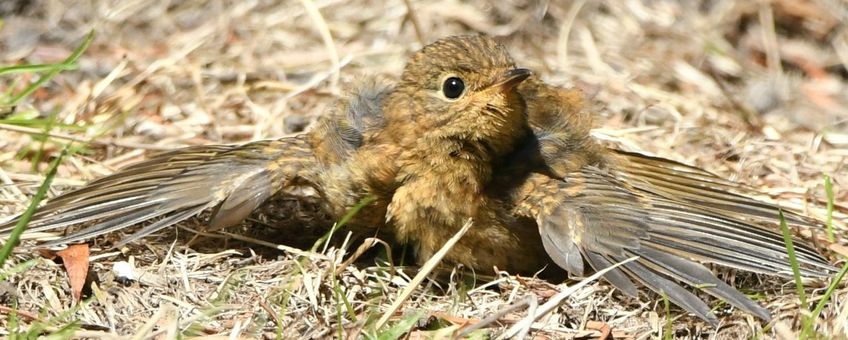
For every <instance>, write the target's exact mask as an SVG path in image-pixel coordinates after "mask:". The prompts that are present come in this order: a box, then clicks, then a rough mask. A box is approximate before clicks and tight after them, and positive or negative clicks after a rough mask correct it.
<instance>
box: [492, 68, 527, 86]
mask: <svg viewBox="0 0 848 340" xmlns="http://www.w3.org/2000/svg"><path fill="white" fill-rule="evenodd" d="M530 74H531V72H530V70H528V69H526V68H514V69H511V70H509V71H506V72H504V73H503V74H501V76H500V77H498V79H497V80H496V81H495V83H494V84H492V87H493V88H500V89H501V90H502V91H507V90H510V89H512V88H514V87H516V86H518V84H520V83H521V82H522V81H524V79H527V77H529V76H530Z"/></svg>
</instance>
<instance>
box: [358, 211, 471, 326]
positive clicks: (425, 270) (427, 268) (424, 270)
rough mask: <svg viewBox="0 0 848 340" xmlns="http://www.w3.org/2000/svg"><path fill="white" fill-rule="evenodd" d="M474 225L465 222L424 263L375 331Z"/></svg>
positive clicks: (382, 317)
mask: <svg viewBox="0 0 848 340" xmlns="http://www.w3.org/2000/svg"><path fill="white" fill-rule="evenodd" d="M472 224H473V223H472V222H471V220H470V219H469V220H468V222H465V225H463V226H462V228H460V229H459V231H457V232H456V234H454V235H453V237H451V238H450V239H449V240H448V241H447V242H445V245H444V246H442V249H439V251H437V252H436V253H435V254H433V257H431V258H430V259H429V260H427V262H425V263H424V265H423V266H421V269H420V270H419V271H418V274H416V275H415V277H413V278H412V281H410V282H409V285H407V286H406V288H404V289H403V291H402V292H401V293H400V295H398V297H397V299H396V300H395V302H393V303H392V305H391V306H390V307H389V309H388V310H386V312H385V313H384V314H383V316H381V317H380V320H377V323H376V324H374V325H375V326H374V329H380V328H382V327H383V326H384V325H385V324H386V322H388V321H389V318H391V317H392V315H394V314H395V312H396V311H397V310H398V309H399V308H400V305H402V304H403V303H404V301H406V300H407V299H408V298H409V296H410V295H412V292H413V291H415V288H416V287H418V285H419V284H421V282H422V281H424V279H425V278H426V277H427V275H430V272H432V271H433V269H434V268H436V265H438V264H439V262H441V261H442V258H444V257H445V255H447V254H448V251H450V250H451V248H453V246H454V245H455V244H456V243H457V242H459V239H460V238H462V235H465V233H466V232H467V231H468V229H471V225H472Z"/></svg>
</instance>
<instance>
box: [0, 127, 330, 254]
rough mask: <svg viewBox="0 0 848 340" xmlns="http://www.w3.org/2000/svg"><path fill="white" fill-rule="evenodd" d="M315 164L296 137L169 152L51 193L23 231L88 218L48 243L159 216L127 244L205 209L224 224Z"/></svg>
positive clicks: (0, 230)
mask: <svg viewBox="0 0 848 340" xmlns="http://www.w3.org/2000/svg"><path fill="white" fill-rule="evenodd" d="M314 163H316V161H315V160H314V157H313V155H312V152H311V148H310V147H309V145H308V142H307V141H306V140H305V138H303V137H301V136H298V137H288V138H281V139H276V140H263V141H257V142H252V143H248V144H244V145H210V146H197V147H188V148H184V149H179V150H175V151H170V152H166V153H163V154H160V155H157V156H154V157H152V158H151V159H148V160H146V161H144V162H141V163H137V164H135V165H131V166H129V167H127V168H125V169H122V170H120V171H118V172H116V173H114V174H112V175H109V176H106V177H103V178H100V179H97V180H95V181H93V182H91V183H89V184H87V185H86V186H84V187H82V188H80V189H77V190H74V191H71V192H68V193H65V194H63V195H60V196H59V197H56V198H54V199H51V200H50V201H49V202H48V203H47V204H46V205H44V206H43V207H41V208H40V209H39V210H38V212H36V214H35V215H34V216H33V218H32V220H31V221H30V223H29V227H28V228H27V231H29V232H37V231H52V230H57V229H59V228H62V227H66V226H71V225H77V224H84V223H91V222H94V224H93V225H91V226H88V227H86V228H83V229H81V230H78V231H76V232H74V233H72V234H70V235H67V236H65V237H63V238H61V239H59V240H55V241H52V242H49V243H46V244H43V246H50V245H53V244H59V243H68V242H74V241H79V240H83V239H88V238H91V237H94V236H98V235H102V234H105V233H108V232H111V231H115V230H119V229H123V228H126V227H129V226H132V225H135V224H138V223H141V222H144V221H147V220H150V219H154V218H161V219H160V220H157V221H155V222H153V223H152V224H150V225H148V226H146V227H145V228H143V229H142V230H141V231H139V232H138V233H136V234H134V235H132V236H130V237H128V238H126V239H124V240H123V242H129V241H132V240H135V239H137V238H138V237H141V236H144V235H147V234H150V233H152V232H155V231H157V230H159V229H162V228H166V227H168V226H171V225H173V224H175V223H178V222H180V221H182V220H185V219H187V218H189V217H191V216H194V215H196V214H198V213H200V212H202V211H204V210H207V209H211V208H215V211H214V212H213V214H212V217H211V220H210V226H211V227H212V228H222V227H227V226H230V225H234V224H237V223H239V222H241V221H242V220H244V219H245V218H246V217H247V216H248V215H249V214H250V213H251V212H252V211H253V210H254V209H255V208H256V207H258V206H259V205H260V204H261V203H263V202H264V201H265V200H267V199H268V198H269V197H271V196H272V195H273V194H275V193H276V192H278V191H279V190H280V189H282V188H283V187H284V186H285V185H286V184H288V183H290V182H291V181H293V180H295V179H296V178H303V177H308V176H309V175H308V173H307V172H309V171H314V169H315V168H316V166H315V164H314ZM16 222H17V217H15V218H13V219H11V220H10V221H7V222H5V223H3V224H2V225H0V236H2V235H6V234H8V233H9V232H10V231H11V230H12V228H13V227H14V225H15V223H16Z"/></svg>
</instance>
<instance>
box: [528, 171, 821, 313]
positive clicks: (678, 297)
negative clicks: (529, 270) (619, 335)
mask: <svg viewBox="0 0 848 340" xmlns="http://www.w3.org/2000/svg"><path fill="white" fill-rule="evenodd" d="M691 173H692V174H694V175H697V176H701V175H704V176H706V175H705V174H704V173H702V172H698V171H692V172H691ZM695 178H697V177H695ZM634 180H635V177H634V176H628V174H624V173H622V172H618V171H616V170H610V171H607V170H603V169H600V168H598V167H594V166H587V167H584V168H583V169H582V170H580V171H578V172H574V173H571V174H569V175H568V176H567V177H566V178H565V179H564V180H560V179H554V178H550V177H547V176H545V175H541V174H534V175H531V176H530V178H528V180H527V181H525V184H524V185H523V186H522V189H521V194H520V195H521V196H520V197H521V198H520V204H519V210H520V212H519V213H521V214H524V215H526V216H531V217H533V218H535V219H536V220H537V222H538V225H539V232H540V233H541V237H542V240H543V245H544V247H545V250H546V251H547V253H548V254H549V255H550V256H551V258H552V260H553V261H554V262H555V263H556V264H557V265H559V266H561V267H562V268H564V269H566V270H568V271H570V272H572V273H575V274H578V275H579V274H582V271H583V268H582V266H583V264H582V262H581V260H580V259H579V256H580V255H582V257H583V258H585V259H586V261H587V262H588V263H589V265H590V266H592V267H593V268H594V269H595V270H599V269H603V268H604V267H608V266H609V265H610V264H612V263H615V262H620V261H622V260H625V259H627V258H629V257H632V256H639V260H637V261H636V262H632V263H629V264H625V265H624V266H622V267H621V268H619V269H615V270H613V271H611V272H609V273H607V275H606V276H605V278H606V279H608V280H609V281H610V282H611V283H613V284H614V285H615V286H616V287H618V288H619V289H621V290H622V291H624V292H625V293H628V294H631V295H632V294H635V292H636V290H635V286H634V284H633V280H635V281H637V282H640V283H642V284H643V285H645V286H647V287H649V288H651V289H652V290H654V291H658V292H665V293H666V294H667V295H668V297H669V299H670V300H671V301H672V302H674V303H675V304H677V305H679V306H681V307H683V308H685V309H686V310H688V311H690V312H692V313H695V314H696V315H698V316H700V317H702V318H704V319H705V320H708V321H710V322H714V321H715V320H716V319H715V317H714V316H713V315H712V314H711V313H709V309H708V308H707V307H706V305H705V304H704V303H703V302H702V301H701V300H700V299H698V298H697V297H696V296H695V295H693V294H691V293H689V292H687V291H686V290H685V289H683V288H682V287H681V286H679V285H678V284H677V283H676V282H678V281H679V282H683V283H685V284H687V285H690V286H696V287H700V288H701V289H703V290H704V291H706V292H707V293H710V294H712V295H715V296H717V297H720V298H722V299H724V300H726V301H728V302H730V303H731V304H733V305H735V306H737V307H739V308H742V309H744V310H747V311H749V312H751V313H753V314H755V315H758V316H760V317H762V318H764V319H768V317H769V316H768V312H767V311H765V310H764V309H762V308H761V307H759V306H758V305H757V304H756V303H754V302H752V301H750V299H748V298H747V297H745V296H744V295H742V294H741V293H740V292H738V291H737V290H736V289H734V288H732V287H730V286H729V285H727V284H726V283H724V282H722V281H721V280H719V279H717V278H716V277H714V276H713V275H712V274H711V273H710V272H709V271H708V270H707V269H706V268H705V267H703V266H702V265H700V264H698V263H696V262H694V261H693V260H699V261H707V262H713V263H719V264H723V265H727V266H730V267H733V268H739V269H744V270H749V271H753V272H759V273H766V274H771V275H782V276H787V275H790V274H791V266H790V264H789V260H788V257H787V256H786V250H785V247H784V243H783V239H782V237H781V236H780V235H779V234H776V233H775V232H772V231H770V230H767V229H765V228H762V227H760V226H757V225H755V224H753V223H751V222H750V221H747V220H746V219H743V218H739V217H737V216H735V215H734V214H738V211H737V210H730V211H728V213H726V214H725V213H723V210H721V209H711V208H702V207H701V206H700V205H698V204H697V202H695V201H692V200H687V199H675V196H673V195H670V194H668V193H665V192H660V193H657V189H656V188H654V187H652V186H651V185H650V184H649V183H642V184H639V185H633V184H632V183H631V182H633V181H634ZM774 219H775V218H774V217H773V218H772V222H774ZM796 252H797V255H798V261H799V263H800V264H801V273H802V274H803V275H804V276H808V277H821V276H825V275H828V274H829V273H831V271H832V270H833V269H834V268H833V267H832V266H831V265H830V264H829V263H827V261H826V260H825V259H823V258H822V257H821V256H820V255H819V254H818V253H816V251H815V250H813V249H811V248H810V247H807V246H806V245H804V244H803V243H800V242H798V243H796Z"/></svg>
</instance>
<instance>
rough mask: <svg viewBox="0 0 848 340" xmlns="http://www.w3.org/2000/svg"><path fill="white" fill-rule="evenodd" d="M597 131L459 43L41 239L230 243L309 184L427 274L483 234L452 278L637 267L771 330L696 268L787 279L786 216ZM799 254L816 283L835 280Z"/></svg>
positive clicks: (633, 277) (623, 275)
mask: <svg viewBox="0 0 848 340" xmlns="http://www.w3.org/2000/svg"><path fill="white" fill-rule="evenodd" d="M591 127H592V121H591V114H590V113H588V112H586V111H585V109H584V104H583V103H582V96H581V94H580V92H579V91H576V90H572V89H565V88H559V87H556V86H552V85H549V84H545V83H543V82H542V81H541V80H539V78H537V77H536V76H534V75H531V74H530V72H529V71H527V70H524V69H520V68H516V67H515V65H514V63H513V61H512V59H511V57H510V56H509V54H508V53H507V52H506V49H505V48H504V47H502V46H501V45H499V44H497V43H495V42H494V41H493V40H492V39H490V38H488V37H486V36H480V35H477V36H462V37H451V38H446V39H443V40H440V41H438V42H435V43H433V44H431V45H428V46H426V47H424V48H423V49H422V50H421V51H419V52H418V53H416V54H415V55H414V56H413V57H412V58H411V59H410V61H409V63H408V65H407V66H406V68H405V70H404V72H403V74H402V76H401V78H400V81H399V82H398V83H397V84H392V83H390V82H388V81H384V80H370V81H366V82H364V83H363V84H361V85H360V86H359V87H357V88H355V89H354V90H353V91H352V92H351V93H350V94H349V95H348V96H345V97H344V98H342V99H341V100H340V101H339V103H338V104H337V105H336V106H334V107H333V108H332V109H331V110H329V112H327V114H326V115H325V116H324V117H322V118H321V119H320V120H319V122H318V123H317V125H316V126H315V127H314V128H313V129H312V130H311V131H310V132H308V133H306V134H303V135H300V136H296V137H288V138H281V139H276V140H266V141H259V142H253V143H248V144H245V145H215V146H201V147H190V148H186V149H181V150H176V151H173V152H169V153H165V154H162V155H158V156H155V157H153V158H151V159H149V160H147V161H145V162H143V163H140V164H136V165H134V166H131V167H128V168H126V169H123V170H121V171H119V172H117V173H115V174H113V175H110V176H107V177H105V178H102V179H99V180H96V181H94V182H92V183H89V184H88V185H87V186H85V187H83V188H81V189H78V190H76V191H72V192H69V193H66V194H64V195H61V196H59V197H57V198H54V199H52V200H50V201H49V202H48V203H47V204H46V205H45V206H44V207H42V208H41V209H40V210H39V212H38V213H37V214H36V215H35V218H34V219H33V220H32V222H31V223H30V226H29V230H30V231H44V230H55V229H58V228H62V227H66V226H71V225H78V224H84V223H89V222H95V224H94V225H90V226H88V227H87V228H83V229H82V230H80V231H77V232H75V233H72V234H70V235H68V236H67V237H65V238H63V239H61V240H58V241H54V242H51V243H50V244H56V243H62V242H72V241H78V240H84V239H88V238H91V237H94V236H97V235H101V234H103V233H107V232H111V231H114V230H118V229H123V228H125V227H129V226H131V225H135V224H139V223H141V222H145V221H148V220H151V221H152V222H150V224H147V225H146V226H145V227H144V228H142V229H141V231H139V232H137V233H136V234H134V235H133V236H130V237H129V238H127V239H125V240H126V241H129V240H135V239H137V238H138V237H140V236H144V235H146V234H149V233H151V232H155V231H157V230H159V229H162V228H165V227H168V226H171V225H173V224H175V223H177V222H180V221H182V220H185V219H187V218H189V217H191V216H194V215H196V214H198V213H199V212H201V211H204V210H213V213H212V217H211V220H210V222H209V224H210V226H211V227H213V228H222V227H227V226H231V225H234V224H237V223H240V222H241V221H242V220H243V219H244V218H245V217H247V216H248V214H250V212H252V211H253V210H254V209H255V208H257V207H258V206H259V205H261V204H262V203H263V202H264V201H265V200H267V199H268V198H269V197H271V196H273V195H275V194H276V193H278V192H279V191H281V190H282V189H284V188H285V187H287V186H290V185H309V186H312V187H314V188H315V189H316V190H317V191H318V192H319V193H320V195H321V197H322V198H323V200H324V203H325V207H326V210H327V212H329V213H330V214H331V215H334V216H337V217H338V216H341V215H342V214H343V213H344V212H345V211H346V210H348V209H349V208H350V207H352V206H354V205H355V204H356V203H357V202H359V201H360V200H362V199H363V198H364V197H366V196H369V195H370V196H374V197H376V201H375V202H374V203H373V204H372V205H371V206H369V207H367V208H366V209H365V210H364V211H363V212H362V213H361V214H360V215H358V216H357V217H356V219H354V220H353V221H352V223H354V224H357V225H359V226H362V227H373V228H377V227H379V228H382V229H385V230H389V231H390V233H391V234H392V235H395V236H396V237H397V241H400V242H404V243H409V244H411V245H412V246H413V247H414V249H415V250H416V253H417V255H418V258H419V259H422V260H426V259H427V258H429V257H430V256H431V255H432V254H433V253H434V252H435V251H437V250H438V249H439V248H440V247H441V246H442V245H443V244H444V242H445V241H446V240H447V239H448V238H450V237H451V236H452V235H453V234H454V233H455V232H456V231H457V230H458V229H459V228H460V227H461V226H462V225H463V223H464V222H465V221H466V220H467V219H471V220H472V221H473V222H474V226H473V227H472V229H471V230H470V231H469V232H468V233H467V234H466V235H465V236H464V237H463V238H462V239H461V240H460V241H459V242H458V244H457V245H456V246H455V247H454V248H453V249H452V250H451V252H450V253H449V254H448V255H447V256H446V258H445V260H444V261H445V264H447V265H452V264H460V263H461V264H464V265H466V266H468V267H471V268H473V269H475V270H477V271H483V272H485V271H491V270H492V269H493V268H495V267H497V268H499V269H502V270H508V271H510V272H514V273H520V274H533V273H536V272H538V271H539V270H542V269H543V268H545V267H554V266H553V265H556V266H558V267H559V268H562V269H565V270H567V271H568V272H570V273H572V274H575V275H582V274H584V273H586V272H587V271H588V269H589V267H591V268H592V269H595V270H599V269H603V268H605V267H608V266H610V265H612V264H614V263H617V262H620V261H623V260H625V259H628V258H630V257H633V256H638V257H639V259H638V260H636V261H634V262H630V263H627V264H625V265H623V266H622V267H620V268H618V269H615V270H613V271H610V272H609V273H608V274H606V275H605V277H606V279H607V280H608V281H609V282H611V283H612V284H613V285H614V286H615V287H617V288H619V289H620V290H621V291H623V292H624V293H626V294H629V295H636V293H637V284H640V285H644V286H647V287H648V288H650V289H652V290H654V291H657V292H664V293H665V294H667V295H668V297H669V299H670V300H671V301H672V302H674V303H675V304H678V305H680V306H681V307H683V308H684V309H686V310H687V311H690V312H692V313H694V314H696V315H697V316H699V317H701V318H703V319H705V320H708V321H710V322H712V323H715V322H716V318H715V316H714V315H713V314H712V313H711V312H710V310H709V307H708V306H707V305H706V304H705V303H704V302H703V301H701V300H700V299H699V298H698V297H696V296H695V295H694V294H692V293H691V292H690V291H688V290H686V289H684V288H683V287H682V286H681V283H683V284H685V285H687V286H690V287H696V286H697V287H700V288H699V289H703V290H704V291H706V292H708V293H710V294H712V295H715V296H717V297H719V298H722V299H724V300H726V301H728V302H729V303H731V304H733V305H735V306H737V307H739V308H741V309H744V310H746V311H748V312H751V313H753V314H755V315H757V316H758V317H760V318H762V319H769V318H770V316H769V313H768V311H766V310H765V309H763V308H762V307H760V306H758V305H757V304H756V303H754V302H752V301H751V300H749V299H748V298H747V297H745V296H744V295H743V294H741V293H740V292H738V291H737V290H736V289H734V288H732V287H730V286H729V285H727V284H726V283H725V282H723V281H721V280H719V279H717V278H716V277H715V276H713V274H712V273H711V272H710V271H709V270H707V269H706V268H705V267H704V266H703V265H701V264H699V263H697V262H695V261H705V262H713V263H718V264H721V265H725V266H729V267H733V268H738V269H743V270H748V271H753V272H757V273H764V274H770V275H780V276H788V275H790V273H791V269H790V264H789V261H788V259H787V256H786V254H785V249H784V245H783V240H782V237H781V235H780V234H778V233H777V232H775V229H774V228H769V227H768V225H771V226H772V227H773V226H774V225H775V222H776V218H777V215H778V207H777V206H775V205H772V204H768V203H763V202H760V201H757V200H753V199H751V198H748V197H746V196H744V195H743V194H744V193H745V192H747V191H748V189H746V188H744V187H742V186H740V185H738V184H736V183H733V182H730V181H727V180H724V179H721V178H719V177H716V176H715V175H713V174H710V173H708V172H706V171H703V170H700V169H697V168H694V167H690V166H687V165H684V164H680V163H677V162H674V161H670V160H666V159H661V158H655V157H648V156H644V155H640V154H635V153H628V152H623V151H618V150H614V149H609V148H606V147H604V146H602V145H600V144H599V143H597V142H596V141H595V140H594V139H592V138H591V137H590V135H589V130H590V128H591ZM786 216H787V220H788V222H789V223H791V224H794V225H798V226H805V227H813V228H818V227H819V226H820V224H819V223H818V222H817V221H815V220H812V219H808V218H805V217H803V216H801V215H798V214H797V213H794V212H787V213H786ZM13 223H14V220H12V221H10V222H8V223H6V224H4V225H2V226H0V228H2V229H0V232H8V231H9V230H10V229H11V227H12V226H13ZM796 247H797V251H798V258H799V261H800V263H801V267H802V269H801V273H802V274H803V275H805V276H808V277H825V276H827V275H829V274H830V273H831V272H832V271H833V268H832V267H831V265H830V264H829V263H828V262H827V261H826V260H825V259H824V258H822V257H821V256H820V255H819V254H818V253H816V251H815V250H813V249H812V248H810V247H808V246H806V245H804V244H803V243H802V242H796ZM548 270H551V268H548Z"/></svg>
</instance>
